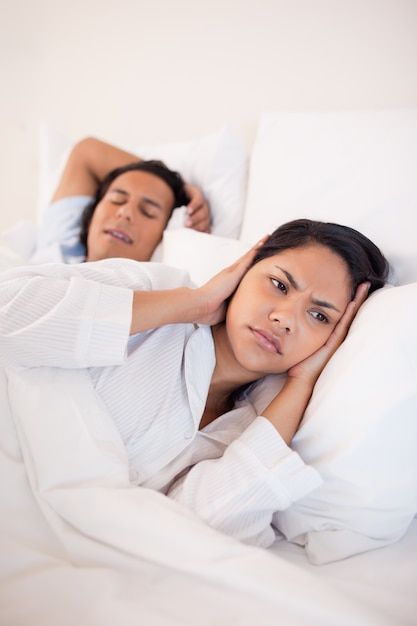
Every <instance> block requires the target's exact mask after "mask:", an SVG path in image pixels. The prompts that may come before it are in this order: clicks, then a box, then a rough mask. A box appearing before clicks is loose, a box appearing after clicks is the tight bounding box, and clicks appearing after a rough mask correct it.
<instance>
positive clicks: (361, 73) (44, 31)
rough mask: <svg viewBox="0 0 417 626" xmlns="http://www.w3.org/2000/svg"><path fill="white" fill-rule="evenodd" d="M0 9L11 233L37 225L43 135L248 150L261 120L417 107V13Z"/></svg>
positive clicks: (306, 8) (146, 0)
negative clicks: (24, 224)
mask: <svg viewBox="0 0 417 626" xmlns="http://www.w3.org/2000/svg"><path fill="white" fill-rule="evenodd" d="M0 2H1V4H0V53H1V54H0V64H1V65H0V87H1V104H0V106H1V116H0V126H1V130H0V136H1V139H2V141H1V146H0V167H1V185H0V230H3V229H4V228H7V227H9V226H11V225H13V224H14V223H15V222H16V221H17V220H18V219H30V218H32V217H33V216H34V214H35V211H36V202H37V192H38V187H37V184H38V174H39V171H38V168H39V162H38V152H39V128H40V125H41V123H42V121H47V122H49V123H50V124H51V125H52V126H54V127H55V128H56V129H57V130H60V131H62V132H64V133H65V134H67V135H69V136H70V137H71V138H73V139H78V138H81V137H83V136H86V135H96V136H98V137H101V138H103V139H106V140H108V141H113V142H115V143H119V144H122V145H123V144H124V143H128V140H129V133H130V132H131V131H132V129H135V134H136V135H137V133H138V130H139V131H140V132H141V133H142V136H143V141H145V142H154V141H171V140H173V141H177V140H182V139H193V138H197V137H199V136H201V135H204V134H206V133H208V132H211V131H213V130H216V129H218V128H219V127H220V126H222V125H223V124H225V123H230V124H231V125H232V126H234V128H235V129H236V130H237V131H238V132H239V134H240V135H241V136H242V138H243V139H244V140H245V142H246V143H247V146H248V149H250V147H251V145H252V142H253V139H254V136H255V132H256V127H257V123H258V119H259V114H260V112H261V111H263V110H278V109H283V110H288V109H291V110H294V109H296V110H300V109H315V110H317V109H320V110H329V109H352V108H353V109H358V108H367V109H369V108H378V109H379V108H397V107H410V106H417V71H416V70H417V0H117V1H111V0H71V2H70V1H69V0H68V1H67V2H62V1H60V0H36V2H32V1H31V0H0Z"/></svg>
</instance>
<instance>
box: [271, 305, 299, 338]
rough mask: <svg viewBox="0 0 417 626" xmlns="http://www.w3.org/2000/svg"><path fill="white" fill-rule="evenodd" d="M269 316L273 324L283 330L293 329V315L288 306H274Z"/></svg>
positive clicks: (289, 330)
mask: <svg viewBox="0 0 417 626" xmlns="http://www.w3.org/2000/svg"><path fill="white" fill-rule="evenodd" d="M269 317H270V320H271V322H273V323H274V325H276V326H277V327H278V328H280V329H282V330H285V331H286V332H287V333H289V332H291V331H292V330H293V327H294V315H293V314H292V312H291V310H290V307H288V306H287V307H284V306H280V307H277V308H274V309H273V310H272V311H271V314H270V316H269Z"/></svg>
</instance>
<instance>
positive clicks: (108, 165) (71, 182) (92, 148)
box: [52, 137, 142, 202]
mask: <svg viewBox="0 0 417 626" xmlns="http://www.w3.org/2000/svg"><path fill="white" fill-rule="evenodd" d="M141 160H142V159H140V158H139V157H137V156H136V155H134V154H132V153H130V152H126V151H125V150H121V149H120V148H117V147H116V146H112V145H110V144H108V143H105V142H104V141H100V140H99V139H95V138H94V137H87V138H86V139H82V140H81V141H79V142H78V143H76V144H75V146H74V147H73V149H72V150H71V153H70V155H69V157H68V160H67V163H66V165H65V169H64V171H63V174H62V176H61V180H60V182H59V184H58V187H57V189H56V190H55V193H54V196H53V198H52V201H53V202H55V201H56V200H60V199H61V198H67V197H69V196H94V195H95V193H96V191H97V188H98V186H99V184H100V183H101V181H102V180H103V178H104V177H105V176H106V175H107V174H108V173H109V172H111V171H112V170H114V169H115V168H117V167H123V166H124V165H128V164H129V163H134V162H135V161H141Z"/></svg>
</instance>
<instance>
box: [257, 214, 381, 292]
mask: <svg viewBox="0 0 417 626" xmlns="http://www.w3.org/2000/svg"><path fill="white" fill-rule="evenodd" d="M309 244H319V245H322V246H326V247H327V248H329V249H330V250H332V252H334V253H335V254H337V255H338V256H339V257H341V258H342V259H343V260H344V261H345V263H346V265H347V267H348V269H349V273H350V276H351V281H352V285H351V286H352V297H353V296H354V294H355V292H356V289H357V287H358V285H360V284H361V283H363V282H365V281H369V282H370V283H371V286H370V288H369V293H372V292H373V291H375V290H376V289H379V288H380V287H383V286H384V284H385V283H386V281H387V279H388V275H389V272H390V266H389V263H388V261H387V259H386V258H385V257H384V255H383V254H382V252H381V250H380V249H379V248H378V247H377V246H376V245H375V244H374V243H373V242H372V241H371V240H370V239H368V238H367V237H365V235H362V233H360V232H359V231H357V230H355V229H354V228H350V227H349V226H341V225H340V224H333V223H331V222H318V221H314V220H309V219H298V220H294V221H292V222H287V223H285V224H282V225H281V226H279V227H278V228H277V229H276V230H275V231H274V232H273V233H272V235H270V237H269V239H268V240H267V241H266V243H264V245H263V246H262V247H261V248H259V251H258V252H257V254H256V256H255V259H254V261H253V263H252V265H255V263H258V262H259V261H262V259H266V258H268V257H270V256H273V255H274V254H278V253H279V252H282V251H283V250H288V249H290V248H299V247H301V246H305V245H309Z"/></svg>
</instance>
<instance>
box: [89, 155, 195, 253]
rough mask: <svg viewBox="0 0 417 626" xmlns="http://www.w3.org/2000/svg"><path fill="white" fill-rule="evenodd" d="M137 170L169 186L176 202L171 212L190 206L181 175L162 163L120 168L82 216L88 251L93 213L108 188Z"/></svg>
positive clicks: (106, 179) (99, 189)
mask: <svg viewBox="0 0 417 626" xmlns="http://www.w3.org/2000/svg"><path fill="white" fill-rule="evenodd" d="M135 170H139V171H141V172H148V173H149V174H153V175H154V176H158V178H161V179H162V180H163V181H164V182H165V183H166V184H167V185H168V187H170V189H171V190H172V193H173V194H174V202H173V205H172V208H171V212H172V211H173V210H174V209H175V208H176V207H179V206H183V205H185V204H188V202H189V197H188V196H187V194H186V192H185V183H184V180H183V179H182V177H181V175H180V174H179V173H178V172H175V171H174V170H170V169H169V168H168V167H167V166H166V165H165V163H163V162H162V161H157V160H152V161H136V162H135V163H129V165H124V166H123V167H118V168H116V169H114V170H112V171H111V172H109V173H108V174H107V176H105V178H103V180H102V182H101V183H100V186H99V188H98V189H97V192H96V195H95V197H94V198H93V199H92V200H91V202H90V203H89V204H88V205H87V206H86V207H85V209H84V211H83V214H82V216H81V230H80V241H81V243H82V244H83V246H84V247H85V249H86V251H87V237H88V230H89V228H90V224H91V219H92V217H93V213H94V211H95V210H96V207H97V205H98V203H99V202H100V201H101V200H102V199H103V197H104V196H105V195H106V193H107V190H108V188H109V187H110V185H111V184H112V182H113V181H114V180H115V179H116V178H117V177H118V176H121V174H124V173H125V172H131V171H135Z"/></svg>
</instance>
